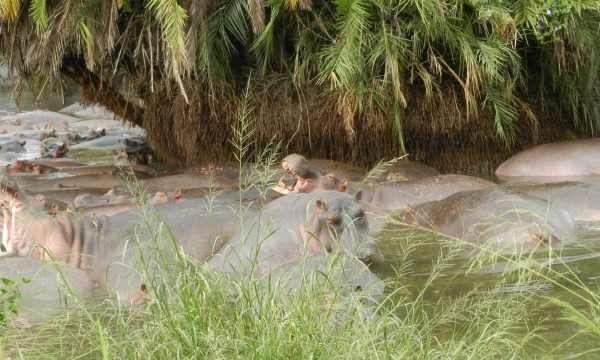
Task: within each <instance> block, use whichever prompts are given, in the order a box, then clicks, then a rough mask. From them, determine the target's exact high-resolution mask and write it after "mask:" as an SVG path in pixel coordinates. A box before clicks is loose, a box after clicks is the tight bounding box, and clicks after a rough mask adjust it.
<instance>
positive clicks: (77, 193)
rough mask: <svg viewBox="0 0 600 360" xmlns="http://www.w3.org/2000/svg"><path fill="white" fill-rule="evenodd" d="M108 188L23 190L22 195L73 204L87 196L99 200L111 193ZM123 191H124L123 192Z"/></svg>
mask: <svg viewBox="0 0 600 360" xmlns="http://www.w3.org/2000/svg"><path fill="white" fill-rule="evenodd" d="M111 190H112V189H109V188H97V189H94V188H58V189H53V190H43V191H28V190H23V193H24V195H25V196H26V197H36V196H43V197H44V198H46V199H47V200H48V201H49V202H52V201H53V200H54V199H61V201H62V202H64V203H67V204H72V203H73V202H75V199H76V198H78V197H79V198H80V199H81V198H82V197H85V196H88V195H95V196H98V197H100V198H102V197H103V195H105V194H106V193H107V192H109V191H111ZM123 191H124V190H123Z"/></svg>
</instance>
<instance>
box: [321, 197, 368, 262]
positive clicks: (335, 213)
mask: <svg viewBox="0 0 600 360" xmlns="http://www.w3.org/2000/svg"><path fill="white" fill-rule="evenodd" d="M315 211H316V212H317V213H318V222H319V230H320V231H318V232H317V233H318V235H319V240H320V242H321V246H322V247H323V248H325V249H326V250H328V251H330V252H331V251H344V252H347V253H351V254H354V255H356V256H358V257H359V258H363V257H365V256H370V255H371V254H370V253H371V252H372V250H373V248H374V243H373V242H372V240H371V239H370V237H369V236H368V233H369V227H368V224H367V218H366V216H365V211H364V209H363V208H362V206H361V205H360V204H359V202H358V200H357V199H356V198H355V197H353V196H350V195H347V194H342V193H339V192H335V191H331V192H323V193H320V194H319V197H318V198H317V200H315Z"/></svg>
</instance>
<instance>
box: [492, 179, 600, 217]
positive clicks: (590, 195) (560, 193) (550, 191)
mask: <svg viewBox="0 0 600 360" xmlns="http://www.w3.org/2000/svg"><path fill="white" fill-rule="evenodd" d="M503 188H507V189H512V190H516V191H520V192H523V193H526V194H529V195H533V196H536V197H539V198H541V199H543V200H545V201H548V202H550V203H552V204H553V205H555V206H556V207H559V208H561V209H564V210H567V211H568V212H569V214H571V216H573V218H574V219H575V220H576V221H600V186H595V185H590V184H585V183H581V182H574V181H566V182H556V183H554V182H553V183H518V184H511V185H504V186H503Z"/></svg>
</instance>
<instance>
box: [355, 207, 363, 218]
mask: <svg viewBox="0 0 600 360" xmlns="http://www.w3.org/2000/svg"><path fill="white" fill-rule="evenodd" d="M356 218H357V219H364V218H365V211H364V210H362V209H361V210H360V211H359V212H358V213H356Z"/></svg>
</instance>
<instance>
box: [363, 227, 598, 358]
mask: <svg viewBox="0 0 600 360" xmlns="http://www.w3.org/2000/svg"><path fill="white" fill-rule="evenodd" d="M402 239H404V240H402ZM406 239H410V240H406ZM421 242H423V244H422V245H419V244H420V243H421ZM449 242H450V240H449V239H444V238H439V239H435V238H433V236H432V235H431V234H430V233H429V234H425V235H423V234H419V233H418V231H417V230H415V229H408V228H406V227H405V226H399V225H391V226H390V227H389V228H388V229H386V231H385V232H382V233H380V234H379V236H378V238H377V243H378V246H379V247H380V249H381V251H382V252H383V254H384V257H385V263H384V264H382V265H378V266H377V267H375V269H374V270H375V272H376V273H377V274H378V275H379V276H380V277H381V278H382V279H385V280H392V281H394V280H396V281H397V280H399V281H400V283H401V285H402V286H404V287H406V288H408V289H413V290H412V292H413V296H416V295H417V293H419V292H420V291H421V290H422V289H424V288H426V287H427V286H429V287H428V288H426V291H425V294H426V296H425V302H426V303H428V304H430V305H432V307H433V305H435V304H436V303H437V302H438V301H439V300H440V298H441V297H442V296H443V297H444V298H459V297H460V296H464V295H465V294H467V293H469V294H471V295H472V296H486V295H490V293H493V294H497V295H498V296H502V295H503V294H512V293H523V292H526V293H536V294H538V295H540V296H542V297H543V296H548V297H553V298H559V299H561V300H564V301H569V302H571V303H572V304H574V305H575V306H576V307H577V308H579V309H582V310H589V307H588V306H587V304H585V302H584V300H583V299H582V298H580V297H579V295H583V296H586V295H585V291H584V290H582V289H581V288H580V287H578V286H577V285H576V284H577V282H578V281H580V283H581V284H583V285H585V286H587V287H588V288H589V289H591V290H592V291H594V292H596V293H598V291H599V286H598V285H599V284H600V260H599V258H600V224H590V223H585V224H580V226H579V231H578V237H577V239H576V241H575V242H573V243H569V244H566V245H565V246H564V247H562V248H560V249H554V250H555V251H554V252H553V253H552V254H549V252H548V251H547V250H544V249H541V250H539V251H537V252H535V253H533V254H527V255H524V256H521V257H519V256H500V257H497V258H495V259H494V260H493V261H491V262H488V263H486V262H485V261H483V262H482V263H481V264H479V266H475V267H472V264H473V261H472V260H473V259H469V258H465V257H464V256H461V252H460V251H455V250H450V248H452V246H449V245H448V243H449ZM399 243H403V244H406V243H412V246H413V247H414V248H413V249H412V250H409V251H412V252H411V253H410V255H409V256H408V257H407V256H406V249H404V250H403V251H401V250H399V246H398V245H399ZM403 246H405V245H403ZM409 246H411V245H409ZM463 246H464V244H463ZM467 247H468V246H467ZM450 252H452V254H453V256H452V257H448V258H447V259H446V260H444V261H445V265H444V267H443V270H442V271H441V273H440V274H439V276H438V277H437V279H436V280H434V281H433V282H432V283H431V285H428V282H429V281H430V276H431V274H432V272H433V271H435V266H436V262H437V261H438V260H439V259H441V258H444V257H445V256H446V255H442V254H448V253H450ZM407 261H410V264H409V265H408V269H410V270H409V271H408V272H407V271H403V275H402V276H400V277H398V275H397V271H398V269H402V268H403V267H404V268H406V267H407ZM548 269H551V271H548ZM523 270H527V273H529V274H531V273H537V274H539V276H536V277H535V278H534V279H524V278H523V277H521V276H522V274H523V273H524V272H523ZM571 279H576V280H575V282H572V281H571ZM498 284H499V285H498ZM405 295H406V294H402V296H405ZM543 315H544V318H545V319H544V322H543V329H542V332H541V335H542V336H543V338H544V339H545V340H544V341H542V340H540V343H537V342H536V343H535V345H536V346H539V347H540V349H543V351H544V352H547V351H550V350H552V349H554V347H557V346H558V348H557V349H555V350H554V351H553V352H552V354H553V355H554V356H558V357H559V358H562V357H564V355H573V354H577V353H580V352H584V351H587V350H589V349H591V348H596V347H597V344H598V341H597V340H598V339H597V338H595V339H594V338H593V337H589V336H587V335H584V334H583V333H582V335H581V336H575V337H574V338H572V339H570V337H571V336H572V335H575V334H578V333H579V332H580V331H581V329H580V328H578V327H577V326H575V325H574V324H573V323H572V322H569V321H566V320H564V314H563V310H562V309H561V308H559V307H558V306H555V305H546V306H545V307H544V311H543ZM563 342H564V344H562V345H560V344H561V343H563ZM559 345H560V346H559ZM534 352H536V351H535V350H534ZM599 354H600V353H596V352H594V353H593V355H595V356H596V355H599ZM584 358H585V357H584ZM589 358H597V357H589Z"/></svg>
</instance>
